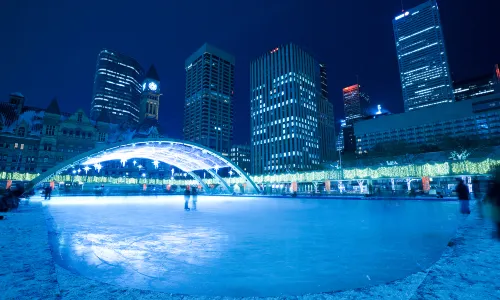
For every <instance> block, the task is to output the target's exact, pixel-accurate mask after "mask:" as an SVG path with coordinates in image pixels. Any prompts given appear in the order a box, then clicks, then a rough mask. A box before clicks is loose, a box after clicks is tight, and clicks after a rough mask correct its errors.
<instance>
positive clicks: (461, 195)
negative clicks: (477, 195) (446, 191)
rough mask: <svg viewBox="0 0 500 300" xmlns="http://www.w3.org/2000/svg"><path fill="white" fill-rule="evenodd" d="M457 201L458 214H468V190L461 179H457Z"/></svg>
mask: <svg viewBox="0 0 500 300" xmlns="http://www.w3.org/2000/svg"><path fill="white" fill-rule="evenodd" d="M455 191H456V192H457V196H458V200H459V202H460V212H461V213H462V214H470V208H469V188H468V187H467V186H466V185H465V183H464V181H463V180H462V179H458V184H457V188H456V189H455Z"/></svg>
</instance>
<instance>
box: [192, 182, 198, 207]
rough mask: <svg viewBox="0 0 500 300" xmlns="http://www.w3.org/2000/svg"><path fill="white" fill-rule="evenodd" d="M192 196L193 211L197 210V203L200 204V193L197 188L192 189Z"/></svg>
mask: <svg viewBox="0 0 500 300" xmlns="http://www.w3.org/2000/svg"><path fill="white" fill-rule="evenodd" d="M191 195H193V210H196V202H198V191H197V190H196V187H193V188H192V191H191Z"/></svg>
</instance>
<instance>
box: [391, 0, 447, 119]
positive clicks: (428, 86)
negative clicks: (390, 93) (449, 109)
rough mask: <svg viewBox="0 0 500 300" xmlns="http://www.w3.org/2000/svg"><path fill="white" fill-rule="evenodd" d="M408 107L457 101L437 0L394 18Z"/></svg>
mask: <svg viewBox="0 0 500 300" xmlns="http://www.w3.org/2000/svg"><path fill="white" fill-rule="evenodd" d="M392 22H393V27H394V37H395V40H396V52H397V55H398V63H399V74H400V78H401V86H402V91H403V100H404V107H405V111H410V110H414V109H418V108H423V107H427V106H431V105H436V104H441V103H449V102H453V101H454V96H453V86H452V81H451V77H450V71H449V67H448V58H447V55H446V50H445V44H444V37H443V30H442V28H441V21H440V17H439V10H438V5H437V3H436V1H435V0H428V1H426V2H425V3H423V4H421V5H419V6H416V7H414V8H411V9H409V10H407V11H406V12H403V13H402V14H400V15H398V16H397V17H395V18H394V20H393V21H392Z"/></svg>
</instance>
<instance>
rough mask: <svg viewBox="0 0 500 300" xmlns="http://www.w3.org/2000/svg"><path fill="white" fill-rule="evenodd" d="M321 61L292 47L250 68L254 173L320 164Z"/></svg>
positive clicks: (314, 166)
mask: <svg viewBox="0 0 500 300" xmlns="http://www.w3.org/2000/svg"><path fill="white" fill-rule="evenodd" d="M319 74H320V72H319V64H318V62H317V61H316V60H315V59H314V58H313V57H312V56H311V55H309V54H308V53H306V52H305V51H303V50H302V49H300V48H299V47H297V46H296V45H294V44H288V45H284V46H281V47H279V48H275V49H273V50H271V51H269V52H268V53H266V54H264V55H262V56H261V57H259V58H257V59H256V60H255V61H253V62H252V63H251V65H250V107H251V135H252V136H251V140H252V142H251V156H252V174H256V175H258V174H266V173H267V174H269V173H286V172H293V171H302V170H312V169H315V168H316V167H317V166H318V165H319V163H320V152H319V139H318V99H317V98H318V96H319V95H318V91H319V84H320V79H319V78H320V75H319Z"/></svg>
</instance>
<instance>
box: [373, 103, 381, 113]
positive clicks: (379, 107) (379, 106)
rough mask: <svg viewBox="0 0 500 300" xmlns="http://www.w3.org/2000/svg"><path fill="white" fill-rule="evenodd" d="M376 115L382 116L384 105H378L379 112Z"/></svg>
mask: <svg viewBox="0 0 500 300" xmlns="http://www.w3.org/2000/svg"><path fill="white" fill-rule="evenodd" d="M375 114H377V115H380V114H382V105H380V104H379V105H377V112H376V113H375Z"/></svg>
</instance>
